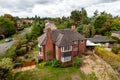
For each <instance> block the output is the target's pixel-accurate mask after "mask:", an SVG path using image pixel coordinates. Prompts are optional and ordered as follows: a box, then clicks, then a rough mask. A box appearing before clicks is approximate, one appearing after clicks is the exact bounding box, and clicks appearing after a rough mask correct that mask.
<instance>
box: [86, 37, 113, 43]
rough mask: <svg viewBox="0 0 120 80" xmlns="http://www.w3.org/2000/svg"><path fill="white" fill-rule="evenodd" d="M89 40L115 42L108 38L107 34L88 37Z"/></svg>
mask: <svg viewBox="0 0 120 80" xmlns="http://www.w3.org/2000/svg"><path fill="white" fill-rule="evenodd" d="M87 39H88V40H90V41H92V42H114V41H115V40H113V39H112V38H107V37H105V36H95V37H93V38H87Z"/></svg>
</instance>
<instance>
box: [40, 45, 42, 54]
mask: <svg viewBox="0 0 120 80" xmlns="http://www.w3.org/2000/svg"><path fill="white" fill-rule="evenodd" d="M39 55H40V56H41V55H42V46H40V47H39Z"/></svg>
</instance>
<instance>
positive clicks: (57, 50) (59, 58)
mask: <svg viewBox="0 0 120 80" xmlns="http://www.w3.org/2000/svg"><path fill="white" fill-rule="evenodd" d="M55 56H56V57H55V58H56V59H57V60H59V61H61V49H60V48H59V47H57V46H56V54H55Z"/></svg>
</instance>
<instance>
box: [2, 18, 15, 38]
mask: <svg viewBox="0 0 120 80" xmlns="http://www.w3.org/2000/svg"><path fill="white" fill-rule="evenodd" d="M0 28H1V30H4V31H3V33H2V34H4V35H6V36H10V35H12V34H14V33H15V27H14V22H13V21H11V20H10V19H8V18H6V17H0Z"/></svg>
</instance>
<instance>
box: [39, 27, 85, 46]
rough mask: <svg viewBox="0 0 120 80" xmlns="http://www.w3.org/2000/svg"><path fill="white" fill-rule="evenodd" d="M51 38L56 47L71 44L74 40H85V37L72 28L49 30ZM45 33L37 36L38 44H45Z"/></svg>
mask: <svg viewBox="0 0 120 80" xmlns="http://www.w3.org/2000/svg"><path fill="white" fill-rule="evenodd" d="M50 34H51V39H52V41H53V43H54V44H55V45H57V46H58V47H62V46H69V45H73V44H74V43H73V42H74V41H78V40H85V39H86V38H85V37H84V36H82V35H81V34H79V33H78V32H77V31H75V30H72V29H59V30H58V29H56V30H52V31H51V33H50ZM46 39H47V35H46V33H44V34H43V35H42V36H40V37H39V38H38V42H39V44H40V45H45V44H46Z"/></svg>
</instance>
